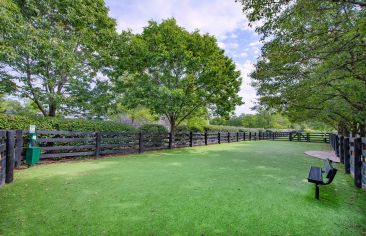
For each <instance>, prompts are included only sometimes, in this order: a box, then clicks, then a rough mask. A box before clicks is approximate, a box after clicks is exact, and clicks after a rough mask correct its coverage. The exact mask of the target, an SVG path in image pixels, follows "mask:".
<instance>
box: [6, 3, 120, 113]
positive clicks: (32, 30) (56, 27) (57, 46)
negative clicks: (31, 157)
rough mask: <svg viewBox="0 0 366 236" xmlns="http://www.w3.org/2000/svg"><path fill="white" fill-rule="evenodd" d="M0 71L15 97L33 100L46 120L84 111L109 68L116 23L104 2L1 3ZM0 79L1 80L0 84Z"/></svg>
mask: <svg viewBox="0 0 366 236" xmlns="http://www.w3.org/2000/svg"><path fill="white" fill-rule="evenodd" d="M2 4H4V5H5V8H2V10H1V15H2V18H1V19H2V21H3V22H1V23H4V24H5V25H6V27H1V33H2V34H1V35H2V37H1V39H2V42H3V44H1V45H4V48H5V49H6V50H4V51H2V54H0V55H1V57H0V68H6V69H7V70H6V71H5V70H3V74H4V77H5V75H6V76H8V77H9V79H8V81H10V82H12V83H13V84H16V90H15V92H16V95H19V96H22V97H26V98H29V99H31V100H33V101H34V102H35V103H36V104H37V106H38V108H39V110H40V111H42V113H43V114H44V115H45V116H55V115H56V111H57V110H59V109H62V110H63V111H64V112H67V111H69V108H70V107H78V108H84V109H86V107H87V105H88V104H87V100H86V101H84V102H82V101H81V100H79V103H78V104H76V103H73V101H76V100H78V97H85V95H86V94H87V93H90V92H91V91H92V88H93V87H94V84H95V83H96V80H95V77H96V74H97V72H99V71H101V70H102V68H103V67H105V66H107V65H108V61H109V60H110V59H109V57H110V52H109V50H108V49H109V47H110V43H111V42H113V41H115V38H116V36H117V34H116V32H115V21H114V20H113V19H111V18H110V17H109V16H108V9H107V8H106V7H105V5H104V1H102V0H97V1H91V0H76V1H71V0H66V1H48V0H46V1H35V0H30V1H28V0H27V1H25V0H14V1H7V0H5V3H3V1H2ZM4 77H2V79H3V78H4Z"/></svg>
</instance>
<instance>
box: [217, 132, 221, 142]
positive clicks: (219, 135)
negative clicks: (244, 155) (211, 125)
mask: <svg viewBox="0 0 366 236" xmlns="http://www.w3.org/2000/svg"><path fill="white" fill-rule="evenodd" d="M217 140H218V143H219V144H221V134H220V132H218V133H217Z"/></svg>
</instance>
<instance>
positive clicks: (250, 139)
mask: <svg viewBox="0 0 366 236" xmlns="http://www.w3.org/2000/svg"><path fill="white" fill-rule="evenodd" d="M249 141H252V132H249Z"/></svg>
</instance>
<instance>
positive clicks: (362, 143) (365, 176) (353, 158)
mask: <svg viewBox="0 0 366 236" xmlns="http://www.w3.org/2000/svg"><path fill="white" fill-rule="evenodd" d="M330 144H331V146H332V148H333V150H334V151H335V153H336V155H337V156H338V157H339V158H340V160H341V163H342V164H344V169H345V173H346V174H351V176H352V177H353V179H354V184H355V186H356V188H363V190H365V191H366V160H365V159H366V137H352V136H350V137H345V136H342V135H337V134H330Z"/></svg>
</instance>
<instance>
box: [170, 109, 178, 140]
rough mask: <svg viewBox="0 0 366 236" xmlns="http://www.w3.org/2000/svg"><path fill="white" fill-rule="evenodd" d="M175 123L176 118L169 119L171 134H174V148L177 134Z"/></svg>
mask: <svg viewBox="0 0 366 236" xmlns="http://www.w3.org/2000/svg"><path fill="white" fill-rule="evenodd" d="M175 122H176V120H175V118H174V117H172V116H171V117H170V118H169V123H170V132H171V134H172V145H173V146H175V133H176V131H177V127H176V124H175Z"/></svg>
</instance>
